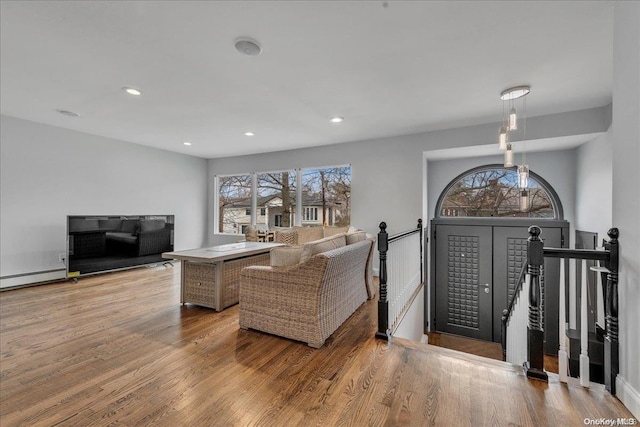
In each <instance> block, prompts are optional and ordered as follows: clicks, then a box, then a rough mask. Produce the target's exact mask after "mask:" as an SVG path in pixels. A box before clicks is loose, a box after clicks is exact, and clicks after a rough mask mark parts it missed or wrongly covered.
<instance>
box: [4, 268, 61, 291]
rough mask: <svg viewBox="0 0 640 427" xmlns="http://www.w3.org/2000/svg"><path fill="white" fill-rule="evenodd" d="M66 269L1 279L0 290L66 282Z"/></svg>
mask: <svg viewBox="0 0 640 427" xmlns="http://www.w3.org/2000/svg"><path fill="white" fill-rule="evenodd" d="M66 278H67V271H66V269H64V268H62V269H57V270H46V271H37V272H33V273H23V274H14V275H11V276H3V277H0V290H3V291H4V290H7V289H14V288H19V287H22V286H33V285H38V284H41V283H47V282H54V281H57V280H65V279H66Z"/></svg>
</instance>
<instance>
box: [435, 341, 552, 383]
mask: <svg viewBox="0 0 640 427" xmlns="http://www.w3.org/2000/svg"><path fill="white" fill-rule="evenodd" d="M428 335H429V337H428V343H429V344H431V345H435V346H438V347H443V348H449V349H451V350H457V351H461V352H463V353H469V354H475V355H476V356H482V357H487V358H489V359H493V360H502V346H501V345H500V344H499V343H495V342H488V341H480V340H476V339H473V338H466V337H460V336H457V335H451V334H443V333H440V332H429V334H428ZM544 370H545V371H547V372H553V373H555V374H557V373H558V357H557V356H550V355H548V354H545V355H544Z"/></svg>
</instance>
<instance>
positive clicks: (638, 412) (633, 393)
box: [616, 375, 640, 420]
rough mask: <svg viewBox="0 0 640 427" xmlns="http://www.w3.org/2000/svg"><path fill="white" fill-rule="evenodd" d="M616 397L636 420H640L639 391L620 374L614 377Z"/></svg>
mask: <svg viewBox="0 0 640 427" xmlns="http://www.w3.org/2000/svg"><path fill="white" fill-rule="evenodd" d="M616 397H617V398H618V399H620V401H621V402H622V403H623V404H624V406H626V407H627V409H628V410H629V411H630V412H631V413H632V414H633V416H634V417H636V419H637V420H640V393H639V392H638V390H636V389H634V388H633V387H632V386H631V384H629V383H628V382H627V381H626V380H625V379H624V378H623V377H622V376H621V375H618V376H617V377H616Z"/></svg>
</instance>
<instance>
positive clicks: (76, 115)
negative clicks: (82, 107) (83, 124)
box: [56, 110, 80, 117]
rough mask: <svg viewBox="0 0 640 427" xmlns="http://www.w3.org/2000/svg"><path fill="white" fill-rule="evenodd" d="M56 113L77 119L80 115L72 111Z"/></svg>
mask: <svg viewBox="0 0 640 427" xmlns="http://www.w3.org/2000/svg"><path fill="white" fill-rule="evenodd" d="M56 111H57V112H58V113H60V114H63V115H65V116H69V117H79V116H80V114H78V113H74V112H73V111H69V110H56Z"/></svg>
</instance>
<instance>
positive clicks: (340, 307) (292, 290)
mask: <svg viewBox="0 0 640 427" xmlns="http://www.w3.org/2000/svg"><path fill="white" fill-rule="evenodd" d="M331 239H332V238H331V237H329V238H326V239H322V240H323V241H326V240H331ZM342 239H343V240H342V241H345V235H344V233H342ZM336 240H337V241H339V240H340V239H339V237H336ZM331 244H332V245H334V246H338V247H335V248H334V249H330V250H328V251H324V252H320V253H316V254H313V255H311V256H310V257H309V258H307V259H304V255H303V260H302V261H301V262H300V263H297V264H294V265H288V266H280V267H272V266H269V267H266V266H252V267H246V268H244V269H243V270H242V273H241V278H240V327H241V328H243V329H249V328H251V329H256V330H260V331H263V332H267V333H271V334H275V335H278V336H282V337H286V338H290V339H294V340H298V341H303V342H306V343H307V344H308V345H309V346H310V347H314V348H319V347H321V346H322V345H323V344H324V342H325V340H326V339H327V338H328V337H329V336H330V335H331V334H332V333H333V332H334V331H335V330H336V329H338V327H339V326H340V325H342V323H344V321H345V320H347V319H348V318H349V316H351V314H353V312H355V311H356V309H357V308H358V307H360V306H361V305H362V304H363V303H364V302H365V301H366V300H367V295H368V291H367V287H366V283H365V276H366V272H365V266H366V264H367V259H368V258H369V256H370V252H371V249H372V246H373V241H372V240H371V239H369V238H366V239H364V240H360V241H358V242H355V243H352V244H349V245H346V244H342V243H341V242H340V244H335V243H331ZM307 245H314V242H310V243H309V244H305V245H304V246H307ZM318 245H320V246H322V245H325V246H326V244H325V243H323V242H320V243H318ZM304 250H305V249H303V251H304ZM307 255H308V254H307Z"/></svg>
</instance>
